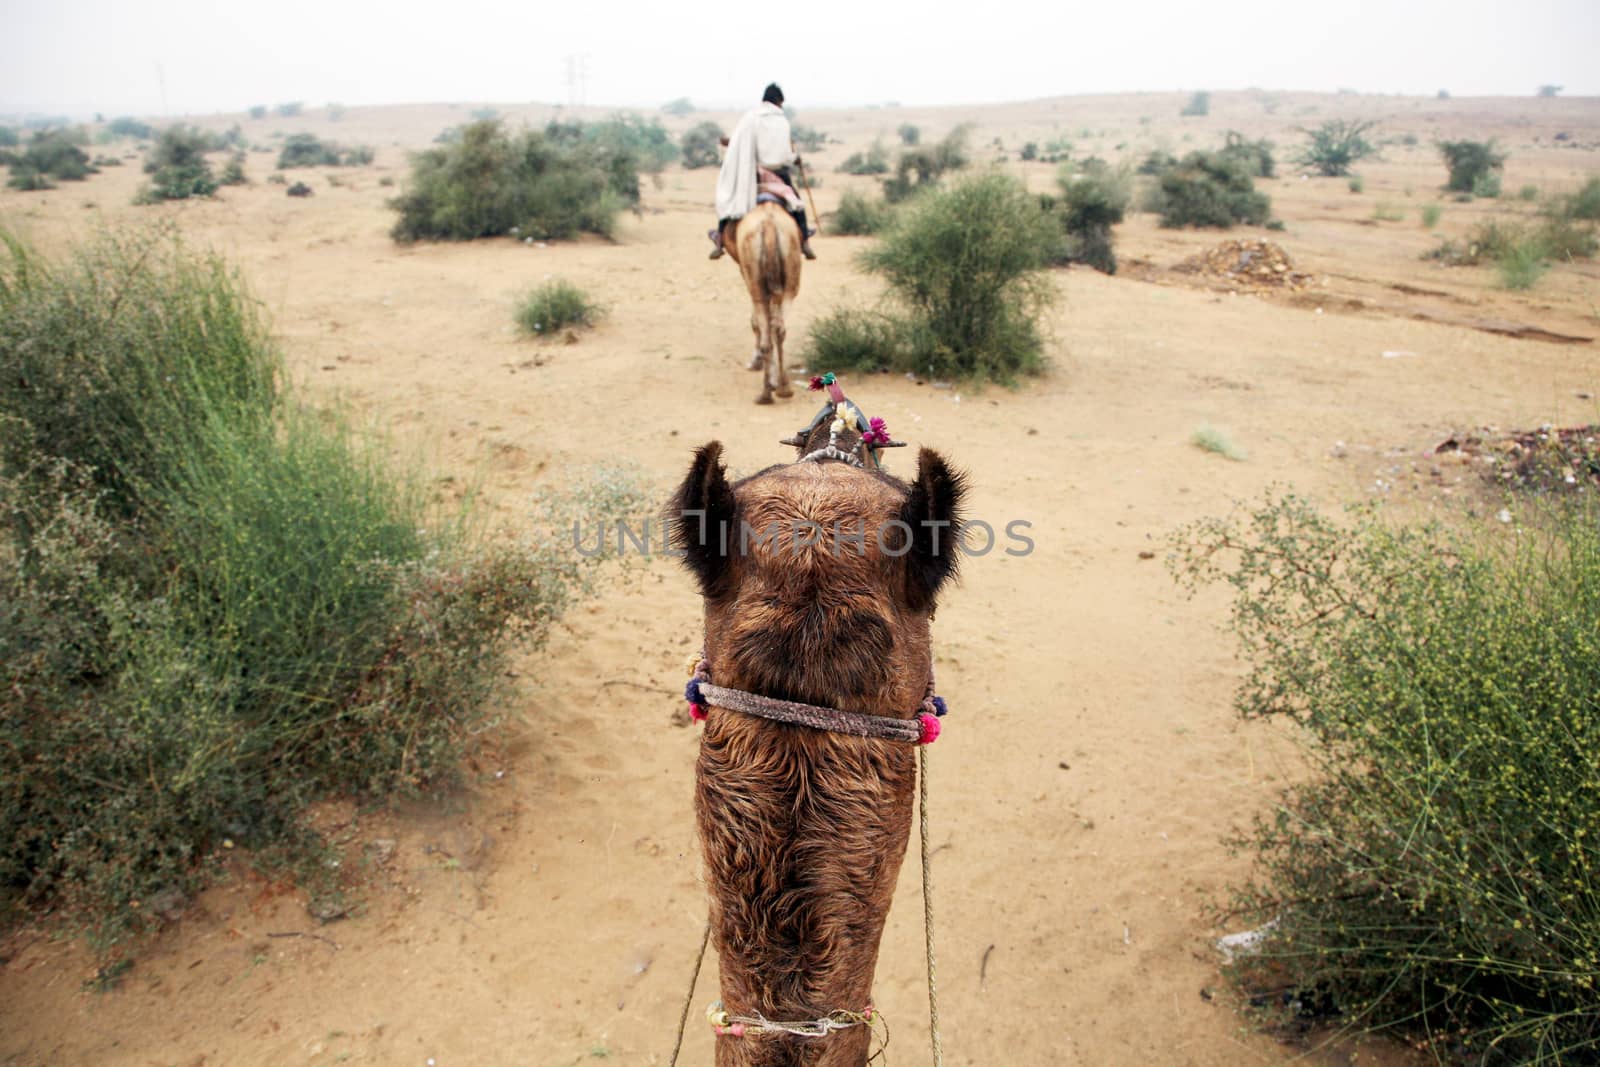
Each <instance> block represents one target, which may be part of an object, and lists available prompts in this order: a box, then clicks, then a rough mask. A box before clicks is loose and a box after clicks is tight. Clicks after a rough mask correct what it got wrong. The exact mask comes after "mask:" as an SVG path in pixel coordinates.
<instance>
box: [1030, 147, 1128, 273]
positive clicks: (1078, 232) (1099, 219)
mask: <svg viewBox="0 0 1600 1067" xmlns="http://www.w3.org/2000/svg"><path fill="white" fill-rule="evenodd" d="M1057 185H1058V186H1059V187H1060V190H1061V195H1060V197H1059V198H1058V199H1056V200H1054V201H1051V202H1047V203H1046V205H1045V207H1046V210H1048V211H1051V212H1053V213H1054V214H1055V216H1056V217H1057V218H1058V219H1059V220H1060V223H1061V228H1062V230H1063V231H1064V237H1065V240H1064V242H1063V244H1062V248H1061V252H1060V253H1059V256H1058V259H1059V261H1061V262H1067V263H1083V264H1085V265H1087V266H1090V267H1093V268H1094V269H1095V270H1097V271H1100V272H1101V273H1102V274H1115V273H1117V256H1116V252H1115V250H1114V249H1113V247H1112V237H1111V227H1112V226H1114V225H1116V224H1117V223H1119V222H1121V221H1122V219H1123V216H1124V215H1125V214H1126V213H1127V210H1128V202H1129V200H1130V199H1131V198H1132V195H1133V190H1132V180H1131V178H1130V176H1129V175H1128V173H1127V172H1126V171H1112V170H1111V169H1110V168H1106V167H1100V168H1095V169H1093V170H1090V171H1087V172H1085V173H1082V174H1072V173H1062V174H1060V175H1059V176H1058V177H1057Z"/></svg>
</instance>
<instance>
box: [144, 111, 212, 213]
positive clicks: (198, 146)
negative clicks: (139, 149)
mask: <svg viewBox="0 0 1600 1067" xmlns="http://www.w3.org/2000/svg"><path fill="white" fill-rule="evenodd" d="M212 145H213V139H212V137H211V136H210V135H209V134H207V133H205V132H203V131H201V130H197V129H195V128H194V127H192V126H169V127H167V128H166V129H164V130H162V131H161V136H160V137H158V138H157V139H156V143H155V146H154V147H153V148H152V149H151V150H150V153H149V156H148V157H147V158H146V160H145V164H144V169H145V172H146V173H147V174H150V175H151V178H150V184H149V185H147V186H145V187H144V188H143V189H141V190H140V191H139V193H138V194H137V195H136V196H135V197H134V203H136V204H154V203H158V202H160V201H162V200H187V199H189V198H190V197H196V196H210V195H211V194H213V193H215V192H216V191H217V184H218V183H217V179H216V176H215V175H213V174H212V173H211V164H210V163H209V162H207V161H206V156H205V154H206V153H207V152H208V151H210V150H211V148H212Z"/></svg>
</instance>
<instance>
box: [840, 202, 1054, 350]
mask: <svg viewBox="0 0 1600 1067" xmlns="http://www.w3.org/2000/svg"><path fill="white" fill-rule="evenodd" d="M1060 240H1061V238H1060V230H1059V228H1058V225H1057V223H1056V222H1055V220H1053V219H1052V218H1051V217H1050V216H1049V215H1048V214H1046V213H1045V211H1044V210H1043V209H1042V208H1041V206H1040V204H1039V201H1038V198H1037V197H1034V196H1031V195H1029V193H1028V192H1027V190H1026V189H1025V188H1024V186H1023V185H1022V183H1021V182H1019V181H1017V180H1016V179H1014V178H1010V177H1007V176H1005V175H1003V174H997V173H990V174H983V175H978V176H974V177H971V178H966V179H964V180H962V181H959V182H956V183H955V184H953V185H951V186H950V187H948V188H941V189H935V190H933V191H930V192H928V193H926V194H925V195H923V196H921V197H919V198H918V199H917V200H916V201H914V202H912V203H911V204H909V205H907V206H906V207H904V208H903V209H901V211H900V213H899V215H898V217H897V219H896V221H895V224H894V226H893V227H891V228H890V229H889V230H888V231H887V232H886V233H885V234H884V235H883V237H882V239H881V240H880V242H879V244H878V246H877V247H875V248H871V249H868V250H867V251H866V252H864V253H862V257H861V261H862V263H863V265H864V266H865V267H866V268H867V269H868V270H870V271H872V272H874V273H876V274H879V275H881V276H882V277H883V278H884V279H885V280H886V281H887V282H888V284H889V289H890V292H891V294H892V296H893V298H894V299H895V300H896V301H897V302H898V303H899V304H900V305H901V306H902V307H903V308H904V310H905V312H906V313H907V314H906V319H905V326H906V334H905V336H906V337H907V339H908V340H907V348H906V360H907V362H908V365H906V366H904V367H903V368H901V369H904V370H908V371H915V372H917V373H922V374H928V375H933V376H938V377H949V378H984V379H989V380H993V381H999V382H1012V381H1015V380H1016V378H1017V377H1018V376H1019V375H1023V374H1032V373H1037V372H1038V371H1039V370H1041V369H1042V368H1043V348H1044V343H1043V339H1042V338H1041V337H1040V334H1039V330H1038V326H1037V325H1036V322H1035V319H1036V316H1037V315H1039V314H1040V313H1041V312H1042V311H1043V310H1044V309H1045V308H1046V307H1047V306H1048V305H1049V304H1050V303H1051V302H1052V299H1053V296H1054V289H1053V288H1052V286H1051V282H1050V280H1049V278H1048V277H1047V276H1046V275H1045V274H1043V273H1042V271H1041V268H1042V267H1043V266H1044V265H1045V263H1046V262H1048V260H1049V257H1050V255H1051V253H1052V251H1053V250H1054V249H1055V248H1056V247H1057V246H1058V245H1059V243H1060Z"/></svg>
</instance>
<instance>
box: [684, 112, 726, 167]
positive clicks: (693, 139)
mask: <svg viewBox="0 0 1600 1067" xmlns="http://www.w3.org/2000/svg"><path fill="white" fill-rule="evenodd" d="M722 137H723V133H722V127H721V126H718V125H717V124H716V123H715V122H702V123H701V124H700V125H698V126H696V127H695V128H694V129H692V130H690V131H689V132H688V133H685V134H684V135H683V139H682V140H681V141H680V142H679V143H678V147H679V148H680V149H681V150H682V152H683V165H684V168H685V169H686V170H695V169H697V168H699V167H715V166H716V165H717V164H718V163H720V162H721V161H722V155H721V153H720V152H719V151H718V147H719V146H720V145H721V143H722Z"/></svg>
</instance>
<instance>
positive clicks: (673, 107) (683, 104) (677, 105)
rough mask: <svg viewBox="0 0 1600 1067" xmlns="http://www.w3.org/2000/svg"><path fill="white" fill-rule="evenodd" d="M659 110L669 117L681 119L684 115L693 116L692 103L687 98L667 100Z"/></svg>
mask: <svg viewBox="0 0 1600 1067" xmlns="http://www.w3.org/2000/svg"><path fill="white" fill-rule="evenodd" d="M661 110H662V111H665V112H666V113H667V114H669V115H676V116H678V117H679V118H682V117H683V116H685V115H692V114H694V110H695V108H694V103H693V102H692V101H690V99H689V98H688V97H687V96H680V97H678V99H676V100H669V101H668V102H667V103H665V104H662V105H661Z"/></svg>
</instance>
